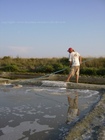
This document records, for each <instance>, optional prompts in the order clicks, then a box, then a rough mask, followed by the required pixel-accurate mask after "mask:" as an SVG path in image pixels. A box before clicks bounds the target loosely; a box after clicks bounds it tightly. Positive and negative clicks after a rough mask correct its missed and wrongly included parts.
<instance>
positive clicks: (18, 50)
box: [0, 46, 32, 57]
mask: <svg viewBox="0 0 105 140" xmlns="http://www.w3.org/2000/svg"><path fill="white" fill-rule="evenodd" d="M4 49H5V50H6V51H5V52H4V53H3V54H0V56H2V57H3V56H11V57H16V56H18V57H29V54H30V53H31V51H32V48H31V47H26V46H8V47H6V48H5V47H4Z"/></svg>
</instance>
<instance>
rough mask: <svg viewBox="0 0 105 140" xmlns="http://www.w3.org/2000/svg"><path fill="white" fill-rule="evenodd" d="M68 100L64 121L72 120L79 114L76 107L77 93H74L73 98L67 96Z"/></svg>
mask: <svg viewBox="0 0 105 140" xmlns="http://www.w3.org/2000/svg"><path fill="white" fill-rule="evenodd" d="M67 100H68V104H69V107H68V111H67V120H66V123H67V124H68V123H69V122H72V121H73V120H74V119H75V118H76V117H77V116H79V108H78V93H75V98H74V99H73V98H71V97H70V96H68V97H67Z"/></svg>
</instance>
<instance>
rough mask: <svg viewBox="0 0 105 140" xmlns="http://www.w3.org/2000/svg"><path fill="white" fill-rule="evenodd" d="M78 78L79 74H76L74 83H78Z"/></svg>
mask: <svg viewBox="0 0 105 140" xmlns="http://www.w3.org/2000/svg"><path fill="white" fill-rule="evenodd" d="M78 79H79V76H78V75H76V83H78Z"/></svg>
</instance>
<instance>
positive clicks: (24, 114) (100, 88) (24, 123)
mask: <svg viewBox="0 0 105 140" xmlns="http://www.w3.org/2000/svg"><path fill="white" fill-rule="evenodd" d="M57 83H60V84H58V85H57ZM15 85H16V86H15ZM18 85H22V86H18ZM42 85H43V86H42ZM39 86H41V87H40V89H39ZM46 86H47V87H46ZM65 88H66V91H65ZM0 89H1V92H0V96H1V97H0V106H1V108H0V111H1V113H0V140H3V139H4V140H5V139H6V140H7V137H9V136H10V138H11V137H14V140H18V139H24V140H35V139H37V140H38V139H39V140H53V139H54V140H63V139H67V140H74V139H76V140H80V139H83V140H85V139H89V138H90V137H91V138H93V139H98V138H99V139H100V140H101V139H102V138H103V140H104V139H105V137H104V134H105V129H104V127H105V112H104V111H105V94H104V93H105V92H104V91H105V85H92V84H79V83H78V84H76V83H70V82H69V83H66V84H65V83H64V82H61V81H57V82H56V81H54V82H52V81H49V82H46V81H43V82H42V81H34V80H32V81H26V82H25V80H24V81H20V82H19V81H18V82H17V81H15V82H12V85H8V86H7V85H1V86H0ZM42 91H43V92H42ZM75 91H76V92H78V95H79V107H80V112H81V114H80V116H79V118H76V120H75V121H74V122H72V123H70V124H69V125H67V124H66V123H65V121H66V117H67V109H68V103H67V95H68V94H69V95H71V96H74V95H73V93H74V92H75ZM94 91H95V92H94ZM96 91H97V92H96ZM49 93H50V94H49ZM65 93H66V94H65ZM90 93H91V94H92V95H93V94H94V93H95V94H94V96H91V94H90ZM85 97H86V98H85ZM87 97H88V98H87ZM42 132H44V133H42ZM43 134H44V135H43Z"/></svg>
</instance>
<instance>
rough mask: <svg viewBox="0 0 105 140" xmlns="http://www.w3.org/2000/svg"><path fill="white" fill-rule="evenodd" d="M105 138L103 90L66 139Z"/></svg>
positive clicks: (100, 139) (104, 94) (92, 139)
mask: <svg viewBox="0 0 105 140" xmlns="http://www.w3.org/2000/svg"><path fill="white" fill-rule="evenodd" d="M85 139H86V140H88V139H89V140H105V91H102V98H101V100H100V101H99V102H98V104H97V105H96V106H95V107H94V109H93V110H92V111H91V112H89V113H88V115H86V116H85V117H84V119H82V120H81V121H79V122H77V123H76V124H75V126H74V127H73V128H72V129H71V130H70V131H69V134H68V136H67V137H66V140H85Z"/></svg>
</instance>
